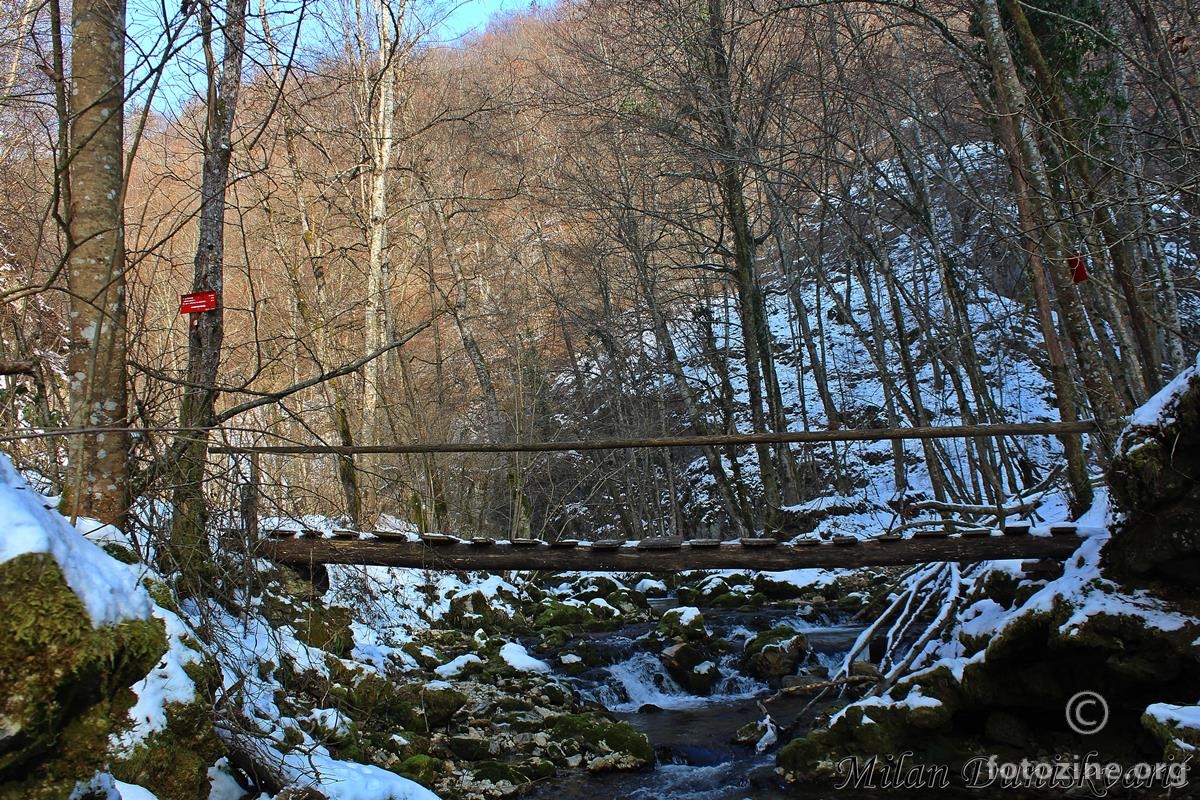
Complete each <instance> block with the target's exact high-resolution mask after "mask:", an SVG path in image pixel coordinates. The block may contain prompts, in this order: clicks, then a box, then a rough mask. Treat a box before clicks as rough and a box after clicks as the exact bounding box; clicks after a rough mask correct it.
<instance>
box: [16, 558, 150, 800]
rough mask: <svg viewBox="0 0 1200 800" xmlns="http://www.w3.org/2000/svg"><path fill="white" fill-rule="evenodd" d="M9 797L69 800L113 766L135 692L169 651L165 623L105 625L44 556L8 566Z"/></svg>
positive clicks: (51, 560)
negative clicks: (112, 750) (107, 764)
mask: <svg viewBox="0 0 1200 800" xmlns="http://www.w3.org/2000/svg"><path fill="white" fill-rule="evenodd" d="M0 619H3V620H4V622H3V624H2V625H0V687H4V688H3V692H2V693H0V798H5V800H8V798H33V799H35V800H36V799H37V798H61V797H66V796H68V795H69V794H70V793H71V788H72V787H73V786H74V785H75V782H76V781H80V780H87V779H88V778H90V777H91V776H92V775H93V774H94V773H95V772H96V770H97V769H98V768H99V767H101V766H102V765H103V764H104V761H105V758H106V754H107V752H108V741H109V736H110V734H112V733H113V732H114V731H119V730H121V729H122V728H123V727H125V726H126V725H127V724H128V717H127V712H128V710H129V708H130V707H131V706H132V705H133V702H134V695H133V692H132V691H131V690H130V689H129V687H130V686H131V685H132V684H134V683H135V682H136V681H138V680H139V679H140V678H142V677H143V676H144V675H145V674H146V673H147V672H149V671H150V669H151V668H153V666H154V665H155V663H157V661H158V659H159V658H160V657H161V656H162V654H163V653H164V652H166V648H167V640H166V634H165V632H164V630H163V626H162V623H161V622H159V621H158V620H129V621H125V622H122V623H120V624H118V625H113V626H108V627H102V628H96V627H94V626H93V624H92V620H91V617H90V616H89V615H88V611H87V609H86V608H85V607H84V605H83V603H82V602H81V601H80V599H79V597H78V596H76V594H75V593H74V592H73V591H72V590H71V588H70V587H69V586H68V585H67V583H66V580H65V579H64V577H63V573H62V570H61V569H59V566H58V564H57V563H56V562H55V561H54V559H53V558H52V557H50V556H49V555H46V554H44V553H28V554H24V555H20V556H17V557H15V558H13V559H11V560H9V561H6V562H4V563H2V564H0Z"/></svg>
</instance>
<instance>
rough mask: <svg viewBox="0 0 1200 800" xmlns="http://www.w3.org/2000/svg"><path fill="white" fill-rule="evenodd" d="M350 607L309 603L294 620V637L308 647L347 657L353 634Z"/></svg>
mask: <svg viewBox="0 0 1200 800" xmlns="http://www.w3.org/2000/svg"><path fill="white" fill-rule="evenodd" d="M352 618H353V617H352V614H351V612H350V609H348V608H342V607H341V606H326V605H323V604H321V603H311V604H308V605H307V607H306V608H305V613H304V614H303V615H301V616H300V618H299V619H297V620H296V638H297V639H299V640H300V641H301V642H304V644H306V645H308V646H309V647H316V648H319V649H321V650H325V651H326V652H329V653H332V654H333V655H335V656H337V657H338V658H347V657H349V655H350V651H351V650H353V649H354V634H353V633H352V632H351V631H350V621H351V619H352Z"/></svg>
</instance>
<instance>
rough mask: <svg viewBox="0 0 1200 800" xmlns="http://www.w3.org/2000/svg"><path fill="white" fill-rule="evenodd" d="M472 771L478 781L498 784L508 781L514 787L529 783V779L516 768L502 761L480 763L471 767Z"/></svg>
mask: <svg viewBox="0 0 1200 800" xmlns="http://www.w3.org/2000/svg"><path fill="white" fill-rule="evenodd" d="M471 771H472V772H473V773H474V774H475V778H476V779H477V780H484V781H491V782H492V783H497V784H498V783H500V782H501V781H508V782H509V783H511V784H513V785H514V786H519V785H521V784H522V783H528V782H529V778H527V777H526V776H525V775H524V774H523V773H522V772H521V771H520V770H518V769H517V768H516V767H514V766H512V765H510V764H505V763H503V762H500V761H480V762H478V763H475V764H472V765H471Z"/></svg>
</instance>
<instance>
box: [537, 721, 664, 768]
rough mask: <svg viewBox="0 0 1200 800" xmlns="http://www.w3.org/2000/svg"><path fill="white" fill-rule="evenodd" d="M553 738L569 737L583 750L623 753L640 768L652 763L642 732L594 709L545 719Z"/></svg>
mask: <svg viewBox="0 0 1200 800" xmlns="http://www.w3.org/2000/svg"><path fill="white" fill-rule="evenodd" d="M547 724H548V728H549V730H550V731H551V733H552V736H553V738H554V739H555V740H556V741H560V742H561V741H563V740H567V739H570V740H573V741H574V742H576V743H577V744H578V745H580V746H581V747H582V748H583V750H584V751H586V752H589V753H592V754H595V755H599V756H604V755H608V754H610V753H623V754H626V755H628V756H629V757H630V759H631V763H634V762H636V764H637V766H636V767H633V766H631V767H630V768H640V767H645V766H652V765H653V764H654V748H653V747H652V746H651V745H650V740H649V739H647V738H646V736H645V734H643V733H641V732H640V731H638V730H637V729H636V728H634V727H633V726H632V725H630V724H629V723H628V722H615V721H613V720H611V719H608V718H606V717H604V716H603V715H601V714H599V713H597V712H584V713H581V714H564V715H562V716H558V717H551V718H550V719H549V720H547Z"/></svg>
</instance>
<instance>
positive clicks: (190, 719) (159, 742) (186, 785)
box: [111, 701, 225, 800]
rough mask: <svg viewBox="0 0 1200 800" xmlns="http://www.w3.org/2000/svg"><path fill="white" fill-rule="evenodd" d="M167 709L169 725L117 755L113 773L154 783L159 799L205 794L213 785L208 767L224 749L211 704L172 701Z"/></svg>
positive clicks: (124, 778) (142, 783) (185, 799)
mask: <svg viewBox="0 0 1200 800" xmlns="http://www.w3.org/2000/svg"><path fill="white" fill-rule="evenodd" d="M166 711H167V727H166V729H164V730H161V731H156V732H154V733H152V734H150V736H148V737H147V738H146V739H145V741H143V742H142V743H140V744H139V745H138V746H137V747H135V748H134V749H133V751H132V752H130V753H127V754H124V755H122V756H120V757H118V758H116V759H114V760H113V762H112V763H111V770H112V774H113V776H114V777H116V778H117V779H118V780H122V781H126V782H128V783H135V784H138V785H139V786H148V787H153V789H154V794H155V796H157V797H158V798H160V800H194V798H197V797H204V796H206V794H207V792H208V790H209V789H210V788H211V787H210V782H209V777H208V768H209V767H210V766H212V764H213V763H214V762H215V761H216V760H217V759H218V758H220V757H221V756H222V755H223V754H224V752H225V748H224V746H223V745H222V743H221V740H220V739H219V738H217V734H216V731H215V730H214V729H213V722H212V707H211V705H210V704H209V703H207V702H204V701H198V702H194V703H188V704H169V705H167V708H166Z"/></svg>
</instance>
